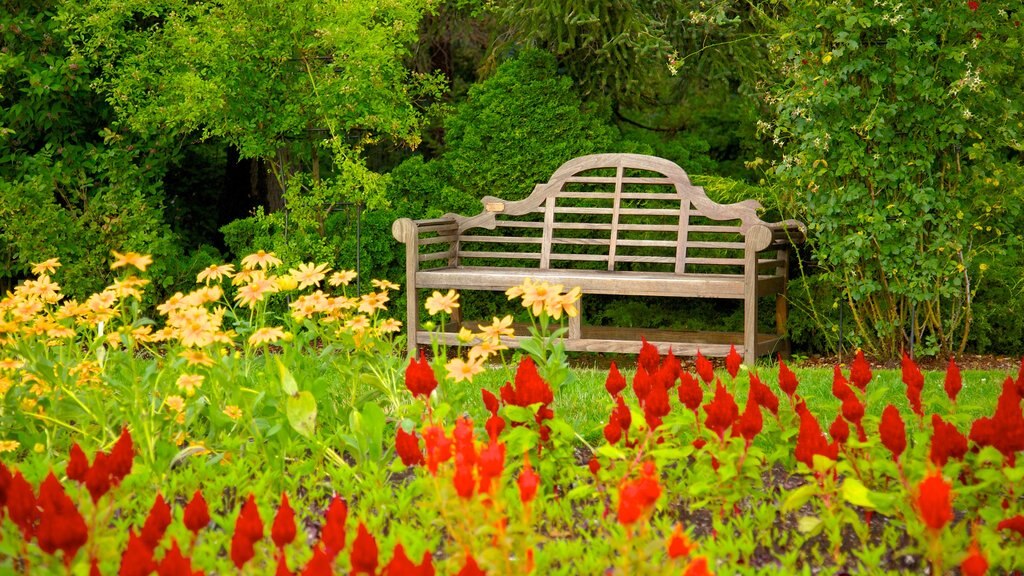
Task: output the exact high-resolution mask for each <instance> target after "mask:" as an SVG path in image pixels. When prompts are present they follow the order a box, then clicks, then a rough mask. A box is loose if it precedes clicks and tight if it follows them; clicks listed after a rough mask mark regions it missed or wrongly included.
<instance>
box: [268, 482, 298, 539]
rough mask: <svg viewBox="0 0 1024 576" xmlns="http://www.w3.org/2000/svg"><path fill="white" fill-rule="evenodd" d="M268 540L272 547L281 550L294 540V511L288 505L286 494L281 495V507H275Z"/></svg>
mask: <svg viewBox="0 0 1024 576" xmlns="http://www.w3.org/2000/svg"><path fill="white" fill-rule="evenodd" d="M270 539H271V540H273V541H274V545H275V546H277V547H278V548H283V547H285V546H287V545H288V544H291V542H292V541H293V540H295V511H294V510H292V506H291V504H289V503H288V494H286V493H284V492H282V493H281V505H280V506H278V507H277V514H275V515H274V523H273V524H272V525H271V526H270Z"/></svg>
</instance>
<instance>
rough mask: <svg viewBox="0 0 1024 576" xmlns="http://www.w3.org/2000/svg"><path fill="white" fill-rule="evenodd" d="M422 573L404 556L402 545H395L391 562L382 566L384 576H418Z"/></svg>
mask: <svg viewBox="0 0 1024 576" xmlns="http://www.w3.org/2000/svg"><path fill="white" fill-rule="evenodd" d="M422 573H423V571H422V570H421V569H420V567H419V566H417V565H415V564H413V562H412V560H410V559H409V557H408V556H407V555H406V554H405V548H403V547H402V543H401V542H399V543H397V544H395V550H394V552H392V554H391V561H390V562H388V563H387V565H386V566H384V576H418V575H419V574H422Z"/></svg>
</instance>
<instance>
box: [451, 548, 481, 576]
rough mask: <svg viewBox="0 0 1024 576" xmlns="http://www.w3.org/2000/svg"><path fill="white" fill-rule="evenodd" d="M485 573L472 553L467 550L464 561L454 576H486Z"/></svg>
mask: <svg viewBox="0 0 1024 576" xmlns="http://www.w3.org/2000/svg"><path fill="white" fill-rule="evenodd" d="M486 574H487V573H486V572H484V571H483V570H481V569H480V565H479V564H477V563H476V559H475V558H473V554H472V553H471V552H470V551H469V550H467V551H466V563H465V564H463V565H462V570H459V572H458V574H456V576H486Z"/></svg>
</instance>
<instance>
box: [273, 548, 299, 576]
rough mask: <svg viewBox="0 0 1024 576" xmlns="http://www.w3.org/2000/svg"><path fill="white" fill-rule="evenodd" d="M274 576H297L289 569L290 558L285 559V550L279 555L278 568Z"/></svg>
mask: <svg viewBox="0 0 1024 576" xmlns="http://www.w3.org/2000/svg"><path fill="white" fill-rule="evenodd" d="M274 576H295V573H294V572H292V571H291V570H289V569H288V558H286V557H285V555H284V550H281V551H280V552H279V553H278V555H277V568H276V569H275V570H274Z"/></svg>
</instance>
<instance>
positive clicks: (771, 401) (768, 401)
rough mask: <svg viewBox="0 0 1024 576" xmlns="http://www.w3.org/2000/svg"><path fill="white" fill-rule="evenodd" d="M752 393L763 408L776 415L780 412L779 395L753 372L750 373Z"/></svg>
mask: <svg viewBox="0 0 1024 576" xmlns="http://www.w3.org/2000/svg"><path fill="white" fill-rule="evenodd" d="M750 393H751V394H752V395H753V396H754V400H755V401H756V402H757V404H758V405H759V406H760V407H761V408H764V409H766V410H768V411H769V412H771V413H772V414H775V415H776V416H777V415H778V414H779V397H778V396H776V395H775V393H774V392H772V389H771V388H769V387H768V386H765V384H764V382H761V379H760V378H758V377H757V374H754V373H753V372H751V373H750Z"/></svg>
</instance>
